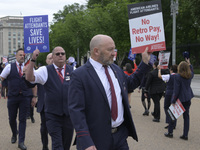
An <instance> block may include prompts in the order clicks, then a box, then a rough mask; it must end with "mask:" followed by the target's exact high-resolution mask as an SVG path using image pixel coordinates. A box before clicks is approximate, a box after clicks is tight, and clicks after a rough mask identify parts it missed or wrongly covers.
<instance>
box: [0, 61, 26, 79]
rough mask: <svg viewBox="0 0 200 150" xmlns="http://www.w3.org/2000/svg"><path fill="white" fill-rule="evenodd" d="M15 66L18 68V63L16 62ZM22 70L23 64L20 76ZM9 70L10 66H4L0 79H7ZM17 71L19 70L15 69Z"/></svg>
mask: <svg viewBox="0 0 200 150" xmlns="http://www.w3.org/2000/svg"><path fill="white" fill-rule="evenodd" d="M16 63H17V65H18V66H19V63H18V62H17V61H16ZM23 68H24V63H22V66H21V71H22V74H23ZM10 70H11V64H7V65H6V66H5V68H4V69H3V71H2V72H1V75H0V76H1V77H2V78H4V79H6V78H7V77H8V75H9V74H10ZM17 71H18V72H19V68H18V67H17Z"/></svg>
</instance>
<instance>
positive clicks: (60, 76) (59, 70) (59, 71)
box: [57, 68, 64, 83]
mask: <svg viewBox="0 0 200 150" xmlns="http://www.w3.org/2000/svg"><path fill="white" fill-rule="evenodd" d="M57 69H58V73H59V74H58V76H59V78H60V81H61V82H62V83H63V80H64V78H63V75H62V72H61V71H62V69H63V68H57Z"/></svg>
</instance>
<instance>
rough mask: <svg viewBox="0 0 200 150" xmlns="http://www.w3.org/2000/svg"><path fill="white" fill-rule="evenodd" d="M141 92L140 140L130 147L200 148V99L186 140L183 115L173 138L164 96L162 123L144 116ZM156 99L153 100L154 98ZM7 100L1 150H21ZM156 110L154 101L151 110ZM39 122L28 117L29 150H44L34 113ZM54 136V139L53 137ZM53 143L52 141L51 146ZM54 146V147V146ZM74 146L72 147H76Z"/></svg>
mask: <svg viewBox="0 0 200 150" xmlns="http://www.w3.org/2000/svg"><path fill="white" fill-rule="evenodd" d="M140 96H141V93H138V89H136V90H135V92H134V93H133V94H132V96H131V98H132V100H131V106H132V108H131V112H132V115H133V120H134V123H135V126H136V130H137V134H138V138H139V142H136V141H134V140H133V139H132V138H128V144H129V147H130V150H199V149H200V140H199V137H200V119H199V114H200V113H199V108H200V98H197V97H195V98H193V99H192V105H191V109H190V131H189V136H188V137H189V140H188V141H183V140H181V139H180V138H179V136H180V135H182V132H183V119H182V116H181V117H180V118H179V119H178V122H177V127H176V129H175V130H174V137H173V138H172V139H170V138H166V137H165V136H164V133H165V132H166V131H167V130H166V129H164V127H165V126H166V124H165V114H164V110H163V105H164V104H163V102H164V98H162V99H161V120H160V122H159V123H155V122H152V119H153V117H152V116H151V115H149V116H143V115H142V114H143V112H144V108H143V106H142V103H141V99H140ZM151 102H152V101H151ZM6 105H7V100H6V99H3V98H1V99H0V118H1V121H0V150H19V149H18V148H17V143H15V144H11V142H10V140H11V135H12V134H11V130H10V127H9V123H8V113H7V106H6ZM152 110H153V102H152V105H151V108H150V111H152ZM34 116H35V120H36V122H35V123H31V121H30V119H29V120H27V129H26V140H25V145H26V146H27V150H42V144H41V140H40V117H39V114H38V113H37V112H35V114H34ZM49 139H50V138H49ZM50 145H51V142H50V143H49V148H50ZM50 149H51V148H50ZM75 149H76V148H75V146H72V147H71V148H70V150H75Z"/></svg>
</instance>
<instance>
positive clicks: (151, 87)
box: [145, 61, 165, 122]
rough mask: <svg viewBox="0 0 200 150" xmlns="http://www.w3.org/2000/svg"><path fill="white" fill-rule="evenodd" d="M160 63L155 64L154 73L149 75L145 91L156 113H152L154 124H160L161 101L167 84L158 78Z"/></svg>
mask: <svg viewBox="0 0 200 150" xmlns="http://www.w3.org/2000/svg"><path fill="white" fill-rule="evenodd" d="M157 66H158V61H156V62H154V65H153V68H154V69H153V71H151V72H150V73H149V75H148V78H147V82H146V86H145V91H146V92H149V94H150V96H151V98H152V100H153V102H154V111H153V112H152V113H151V114H152V115H153V117H154V119H153V121H154V122H160V99H161V97H162V96H163V93H164V91H165V83H164V82H163V80H162V79H160V78H159V77H158V69H157Z"/></svg>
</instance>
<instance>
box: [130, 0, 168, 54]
mask: <svg viewBox="0 0 200 150" xmlns="http://www.w3.org/2000/svg"><path fill="white" fill-rule="evenodd" d="M128 16H129V30H130V39H131V48H132V53H135V54H136V53H142V52H144V50H145V48H146V47H149V52H153V51H161V50H165V49H166V46H165V35H164V27H163V15H162V8H161V1H160V0H156V1H148V2H142V3H137V4H131V5H128Z"/></svg>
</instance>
